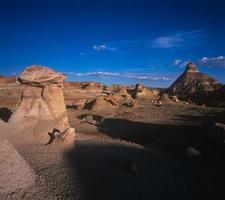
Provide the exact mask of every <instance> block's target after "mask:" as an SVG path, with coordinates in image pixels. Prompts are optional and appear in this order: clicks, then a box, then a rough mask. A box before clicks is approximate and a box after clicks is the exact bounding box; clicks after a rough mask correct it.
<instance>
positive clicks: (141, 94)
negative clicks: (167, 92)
mask: <svg viewBox="0 0 225 200" xmlns="http://www.w3.org/2000/svg"><path fill="white" fill-rule="evenodd" d="M132 96H133V98H135V99H157V98H158V97H157V94H155V92H154V93H153V92H152V91H151V90H149V89H148V88H147V87H146V86H145V85H143V84H136V86H135V88H134V91H133V95H132Z"/></svg>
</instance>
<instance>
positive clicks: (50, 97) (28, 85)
mask: <svg viewBox="0 0 225 200" xmlns="http://www.w3.org/2000/svg"><path fill="white" fill-rule="evenodd" d="M65 79H66V76H65V75H63V74H61V73H59V72H56V71H54V70H52V69H50V68H48V67H44V66H39V65H32V66H30V67H28V68H26V69H25V70H24V71H23V72H22V73H21V75H20V76H19V77H18V78H17V81H18V82H19V83H20V84H22V85H24V86H25V87H24V90H23V93H22V95H21V99H20V101H19V103H18V105H17V108H16V109H15V111H14V113H13V114H12V116H11V118H10V119H9V123H10V124H14V125H18V124H21V126H22V125H24V126H26V125H27V123H30V124H32V126H33V127H34V129H33V132H34V133H33V134H34V136H35V140H38V142H40V143H45V144H46V143H48V140H49V139H50V138H49V135H48V132H49V131H50V132H51V131H52V130H53V129H57V130H58V131H59V132H60V133H64V135H66V134H65V132H66V130H69V128H70V125H69V120H68V117H67V114H66V107H65V103H64V95H63V82H64V80H65ZM70 134H71V133H70Z"/></svg>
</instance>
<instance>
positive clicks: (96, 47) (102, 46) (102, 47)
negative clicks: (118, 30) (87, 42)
mask: <svg viewBox="0 0 225 200" xmlns="http://www.w3.org/2000/svg"><path fill="white" fill-rule="evenodd" d="M92 48H93V49H94V50H96V51H104V50H108V51H117V49H118V48H115V47H110V46H108V45H106V44H100V45H94V46H93V47H92Z"/></svg>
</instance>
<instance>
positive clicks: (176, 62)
mask: <svg viewBox="0 0 225 200" xmlns="http://www.w3.org/2000/svg"><path fill="white" fill-rule="evenodd" d="M190 61H191V60H190V59H188V60H181V59H175V60H174V61H173V65H174V66H178V67H180V68H184V67H186V66H187V64H188V62H190Z"/></svg>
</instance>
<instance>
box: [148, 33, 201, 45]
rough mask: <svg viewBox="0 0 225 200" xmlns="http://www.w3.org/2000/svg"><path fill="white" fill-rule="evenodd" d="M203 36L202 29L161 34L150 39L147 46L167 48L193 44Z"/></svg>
mask: <svg viewBox="0 0 225 200" xmlns="http://www.w3.org/2000/svg"><path fill="white" fill-rule="evenodd" d="M203 37H205V33H204V31H203V30H195V31H185V32H177V33H175V34H172V35H167V36H161V37H158V38H156V39H155V40H153V41H152V43H151V44H150V45H149V46H148V47H152V48H161V49H169V48H175V47H179V46H181V45H185V44H189V43H191V44H195V43H197V42H199V40H200V39H202V38H203Z"/></svg>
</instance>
